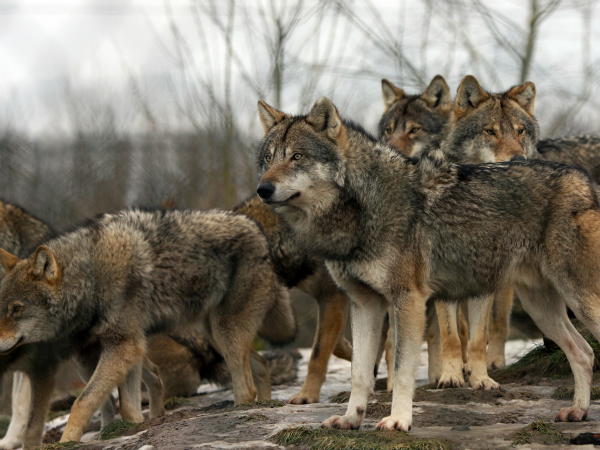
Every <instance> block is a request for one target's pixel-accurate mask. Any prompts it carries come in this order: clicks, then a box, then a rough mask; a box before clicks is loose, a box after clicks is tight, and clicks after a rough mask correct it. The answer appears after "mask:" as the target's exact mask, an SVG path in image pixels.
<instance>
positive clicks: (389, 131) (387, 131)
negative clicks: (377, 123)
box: [385, 127, 393, 134]
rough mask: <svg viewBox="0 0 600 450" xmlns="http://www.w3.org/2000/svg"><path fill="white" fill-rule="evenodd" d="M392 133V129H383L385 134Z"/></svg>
mask: <svg viewBox="0 0 600 450" xmlns="http://www.w3.org/2000/svg"><path fill="white" fill-rule="evenodd" d="M392 131H393V130H392V127H387V128H386V129H385V132H386V134H392Z"/></svg>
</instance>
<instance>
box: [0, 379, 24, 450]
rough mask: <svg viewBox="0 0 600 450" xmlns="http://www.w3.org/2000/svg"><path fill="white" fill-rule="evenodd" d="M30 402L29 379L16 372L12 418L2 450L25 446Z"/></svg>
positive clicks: (1, 443) (12, 399) (0, 447)
mask: <svg viewBox="0 0 600 450" xmlns="http://www.w3.org/2000/svg"><path fill="white" fill-rule="evenodd" d="M30 401H31V384H30V382H29V377H28V376H27V375H26V374H25V373H23V372H18V371H17V372H14V373H13V385H12V397H11V403H12V404H11V406H12V416H11V418H10V424H9V425H8V430H7V431H6V435H5V436H4V437H3V438H2V439H0V449H13V448H19V447H21V445H23V431H24V430H25V425H26V424H27V417H28V415H29V402H30Z"/></svg>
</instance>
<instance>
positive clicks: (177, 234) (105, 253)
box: [0, 210, 295, 448]
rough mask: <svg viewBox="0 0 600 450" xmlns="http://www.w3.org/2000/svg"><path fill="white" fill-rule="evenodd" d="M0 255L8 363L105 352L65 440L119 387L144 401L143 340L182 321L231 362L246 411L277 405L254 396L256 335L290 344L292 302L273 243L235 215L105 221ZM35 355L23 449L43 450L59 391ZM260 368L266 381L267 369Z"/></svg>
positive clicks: (265, 394)
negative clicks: (51, 404) (84, 350)
mask: <svg viewBox="0 0 600 450" xmlns="http://www.w3.org/2000/svg"><path fill="white" fill-rule="evenodd" d="M0 256H1V258H0V262H2V265H3V267H4V268H5V271H6V272H7V275H6V277H5V280H4V283H3V284H2V287H1V289H0V305H1V306H0V309H2V311H0V322H2V323H3V327H2V334H1V335H0V350H1V351H2V352H4V353H8V355H7V357H11V358H12V359H16V360H18V359H19V356H22V355H21V354H22V353H23V352H24V351H26V350H27V349H28V348H31V347H40V346H42V344H45V345H46V346H49V347H59V348H60V347H62V349H63V351H65V352H69V351H72V349H73V348H77V346H81V345H86V346H97V347H98V348H99V351H98V353H99V359H98V363H97V366H96V369H95V371H94V373H93V375H92V377H91V379H90V381H89V383H88V384H87V386H86V388H85V390H84V391H83V393H82V394H81V395H80V396H79V398H78V399H77V400H76V401H75V403H74V405H73V408H72V409H71V416H70V418H69V421H68V423H67V426H66V429H65V432H64V433H63V437H62V441H69V440H79V438H80V437H81V434H82V433H83V429H84V427H85V425H86V424H87V422H88V421H89V418H90V416H91V414H92V413H93V411H94V410H95V409H97V408H98V407H99V406H100V405H101V404H102V402H104V400H105V399H106V398H107V397H108V395H109V393H110V391H111V390H112V389H113V388H114V387H115V386H116V385H121V384H127V383H133V381H134V380H135V381H137V382H138V384H137V392H138V393H139V381H138V380H139V378H137V380H136V377H135V375H136V374H135V372H136V371H137V368H138V367H140V362H141V361H142V359H143V357H144V355H145V353H146V337H147V336H148V335H152V334H154V333H157V332H160V331H167V330H169V329H174V328H175V327H176V328H177V329H180V327H181V325H182V323H186V322H187V323H190V325H200V324H201V325H202V326H203V328H204V329H205V331H206V332H207V337H208V338H209V340H210V341H211V343H212V344H213V345H214V346H215V347H216V348H217V349H218V350H219V352H220V353H221V354H222V355H223V356H224V357H225V360H226V361H227V364H228V367H229V369H230V371H231V374H232V379H233V387H234V398H235V401H236V404H239V403H242V402H246V401H252V400H253V399H254V398H255V397H256V395H257V393H258V396H259V399H266V398H270V386H269V385H264V384H260V383H259V384H258V385H257V386H255V384H254V380H253V376H252V372H254V371H255V369H256V359H255V358H253V357H252V356H251V353H252V352H251V346H252V341H253V339H254V337H255V335H256V333H257V332H260V333H261V334H262V335H263V336H264V337H265V338H267V339H271V338H275V339H284V340H286V341H289V340H291V339H292V338H293V336H294V334H295V321H294V317H293V314H292V310H291V306H290V303H289V298H288V291H287V289H286V288H285V287H283V286H282V285H281V284H280V283H279V281H278V278H277V275H276V274H275V273H274V271H273V268H272V262H271V256H270V249H269V247H268V243H267V242H266V240H265V238H264V235H263V234H262V233H261V232H260V230H259V229H258V227H257V226H256V224H255V223H254V222H252V221H250V220H249V219H247V218H245V217H243V216H240V215H235V214H231V213H225V212H208V213H201V212H190V211H177V212H164V211H157V212H144V211H139V210H132V211H124V212H121V213H118V214H106V215H104V216H102V217H101V218H99V219H97V220H94V221H92V222H91V223H89V224H88V225H86V226H83V227H81V228H79V229H77V230H75V231H73V232H70V233H66V234H64V235H62V236H60V237H58V238H56V239H53V240H51V241H49V242H47V243H46V244H45V245H44V246H40V247H38V249H37V250H36V252H35V254H33V255H31V256H29V257H28V258H26V259H18V258H17V257H15V256H13V255H11V254H9V253H7V252H5V251H0ZM23 344H30V345H23ZM31 344H35V345H31ZM36 356H38V357H37V358H27V359H26V360H25V364H23V365H24V366H25V367H23V370H25V371H26V372H27V373H28V374H29V375H30V378H31V385H32V389H31V395H32V400H31V404H32V405H35V407H33V408H31V410H30V417H29V421H28V424H27V430H26V433H25V438H24V441H25V442H24V444H25V447H28V448H29V447H31V446H33V445H37V444H39V439H40V437H41V430H42V427H43V420H44V413H45V411H46V410H47V404H48V400H49V395H50V392H51V388H52V380H53V377H52V376H51V375H52V371H53V368H54V364H53V361H45V360H44V359H43V358H42V357H41V356H40V355H36ZM21 360H22V358H21ZM260 364H261V366H262V369H261V370H263V371H267V370H268V369H267V367H266V361H264V360H263V361H260ZM40 366H42V367H40ZM253 369H254V370H253ZM123 408H124V405H122V409H121V412H122V414H124V412H123ZM124 418H125V417H124Z"/></svg>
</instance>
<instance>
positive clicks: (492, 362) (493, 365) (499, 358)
mask: <svg viewBox="0 0 600 450" xmlns="http://www.w3.org/2000/svg"><path fill="white" fill-rule="evenodd" d="M504 366H506V359H505V358H504V354H498V355H495V356H494V355H490V354H489V353H488V360H487V370H496V369H503V368H504Z"/></svg>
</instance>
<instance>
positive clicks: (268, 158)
mask: <svg viewBox="0 0 600 450" xmlns="http://www.w3.org/2000/svg"><path fill="white" fill-rule="evenodd" d="M272 159H273V157H272V156H271V155H266V156H265V161H266V162H271V160H272Z"/></svg>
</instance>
